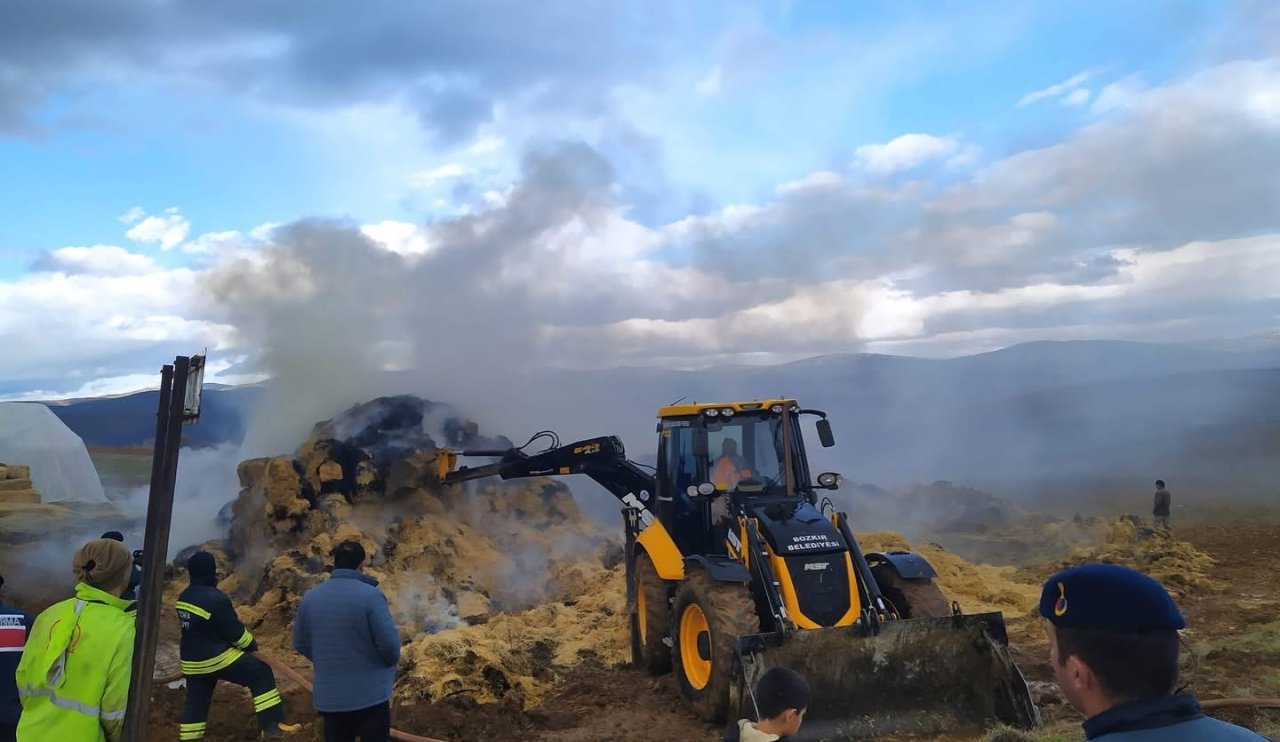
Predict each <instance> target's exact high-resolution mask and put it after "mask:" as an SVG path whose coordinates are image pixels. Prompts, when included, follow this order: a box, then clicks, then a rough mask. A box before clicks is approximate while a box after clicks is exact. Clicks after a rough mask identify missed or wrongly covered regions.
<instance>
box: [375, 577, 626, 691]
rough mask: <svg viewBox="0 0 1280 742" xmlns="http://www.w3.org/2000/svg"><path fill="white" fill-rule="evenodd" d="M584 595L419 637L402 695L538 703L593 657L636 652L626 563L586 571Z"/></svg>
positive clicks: (612, 661)
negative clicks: (629, 618) (631, 637)
mask: <svg viewBox="0 0 1280 742" xmlns="http://www.w3.org/2000/svg"><path fill="white" fill-rule="evenodd" d="M583 578H584V582H583V584H582V586H581V588H580V590H581V592H580V593H579V595H580V596H581V597H580V598H578V599H576V600H572V601H556V602H549V603H544V604H542V605H539V606H537V607H535V608H532V609H529V610H526V611H521V612H517V613H506V614H500V615H497V616H495V617H493V618H492V619H491V620H490V621H489V622H487V623H485V624H484V625H482V626H468V627H465V628H460V629H457V630H454V631H446V632H442V633H438V634H429V635H423V636H419V637H418V638H416V639H414V640H413V641H412V642H410V643H409V645H408V646H407V647H405V656H406V658H407V660H406V662H407V666H408V669H407V673H406V676H405V678H404V680H403V682H401V683H400V684H398V685H397V688H396V698H397V701H399V702H404V703H417V702H421V701H439V700H441V699H444V698H447V697H450V696H459V695H465V696H468V697H470V698H472V699H474V700H476V701H480V702H498V701H501V702H507V703H514V704H516V705H518V706H523V707H526V708H527V707H529V706H533V705H536V704H537V703H538V702H539V701H541V700H542V699H543V698H544V697H545V696H546V695H547V693H548V692H549V691H550V690H551V689H552V688H553V687H554V685H555V682H556V680H557V679H558V675H559V674H560V673H561V672H562V671H563V670H565V669H567V668H569V667H572V666H574V665H576V664H578V663H579V662H581V661H582V660H583V659H584V658H586V657H588V656H590V657H593V658H595V659H598V660H600V661H601V662H602V663H603V664H605V665H606V666H614V665H619V664H622V663H624V662H627V661H628V660H629V659H630V652H629V649H628V648H629V644H628V631H627V614H626V595H627V591H626V577H625V572H624V570H623V568H621V567H617V568H615V569H613V570H610V571H605V570H603V569H597V570H593V571H592V572H591V573H590V574H589V575H584V576H583Z"/></svg>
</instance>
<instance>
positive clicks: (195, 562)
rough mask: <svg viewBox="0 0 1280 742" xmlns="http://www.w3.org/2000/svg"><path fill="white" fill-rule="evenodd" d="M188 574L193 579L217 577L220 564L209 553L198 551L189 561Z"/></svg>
mask: <svg viewBox="0 0 1280 742" xmlns="http://www.w3.org/2000/svg"><path fill="white" fill-rule="evenodd" d="M187 574H189V575H191V576H192V577H216V576H217V574H218V563H217V562H216V561H214V559H213V555H212V554H210V553H209V552H207V551H197V552H196V553H194V554H192V555H191V558H190V559H188V560H187Z"/></svg>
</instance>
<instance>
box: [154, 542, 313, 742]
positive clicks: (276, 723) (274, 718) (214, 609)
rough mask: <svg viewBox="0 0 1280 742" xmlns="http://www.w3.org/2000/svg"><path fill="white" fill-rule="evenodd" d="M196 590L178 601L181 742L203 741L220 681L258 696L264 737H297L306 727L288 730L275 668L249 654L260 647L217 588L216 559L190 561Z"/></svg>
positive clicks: (201, 556)
mask: <svg viewBox="0 0 1280 742" xmlns="http://www.w3.org/2000/svg"><path fill="white" fill-rule="evenodd" d="M187 572H188V574H189V575H190V577H191V585H190V586H188V587H187V589H186V590H183V591H182V594H181V595H179V596H178V604H177V609H178V619H179V622H180V623H181V625H182V642H181V645H180V655H181V659H182V674H183V675H185V676H186V679H187V702H186V704H185V705H184V706H183V707H182V718H181V721H180V724H179V727H178V739H180V740H192V739H204V733H205V729H206V727H207V726H208V725H207V723H206V720H207V719H208V717H209V703H210V701H212V700H213V689H214V687H215V686H216V685H217V684H218V681H219V680H225V681H227V682H229V683H235V684H236V685H243V686H245V687H247V688H248V689H249V691H250V692H251V693H252V694H253V710H254V711H255V712H256V713H257V714H258V725H259V726H260V727H261V728H262V736H263V737H278V736H281V735H283V734H292V733H294V732H297V731H298V730H299V729H301V728H302V725H301V724H285V723H283V720H284V700H283V699H282V698H281V697H280V691H279V689H277V688H276V679H275V675H274V674H273V673H272V672H271V668H270V667H269V666H268V665H267V664H266V663H264V662H263V661H262V660H260V659H258V658H257V657H254V656H252V655H251V654H246V653H248V652H255V651H257V648H258V646H257V643H256V642H255V641H254V639H253V635H252V634H250V633H249V630H248V629H246V628H245V627H244V624H242V623H240V617H239V616H237V615H236V609H235V608H233V607H232V605H231V599H230V598H228V597H227V595H226V594H225V593H223V592H222V591H221V590H219V589H218V588H217V584H218V570H217V565H216V564H215V562H214V559H213V555H212V554H210V553H209V552H207V551H197V552H196V553H195V554H193V555H191V558H190V559H188V560H187Z"/></svg>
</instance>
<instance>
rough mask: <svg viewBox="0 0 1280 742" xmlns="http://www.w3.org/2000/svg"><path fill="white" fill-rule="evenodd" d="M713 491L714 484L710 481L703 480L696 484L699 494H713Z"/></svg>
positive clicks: (714, 489) (714, 490)
mask: <svg viewBox="0 0 1280 742" xmlns="http://www.w3.org/2000/svg"><path fill="white" fill-rule="evenodd" d="M715 492H716V486H715V485H714V484H712V483H710V482H703V483H702V484H700V485H698V494H700V495H714V494H715Z"/></svg>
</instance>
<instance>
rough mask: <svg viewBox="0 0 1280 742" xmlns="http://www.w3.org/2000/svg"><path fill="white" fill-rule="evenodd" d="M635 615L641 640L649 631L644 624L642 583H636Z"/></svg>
mask: <svg viewBox="0 0 1280 742" xmlns="http://www.w3.org/2000/svg"><path fill="white" fill-rule="evenodd" d="M636 615H637V619H638V621H639V623H640V641H642V642H643V641H644V640H645V638H646V636H647V635H648V633H649V632H648V628H649V627H648V626H646V625H645V608H644V585H636Z"/></svg>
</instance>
